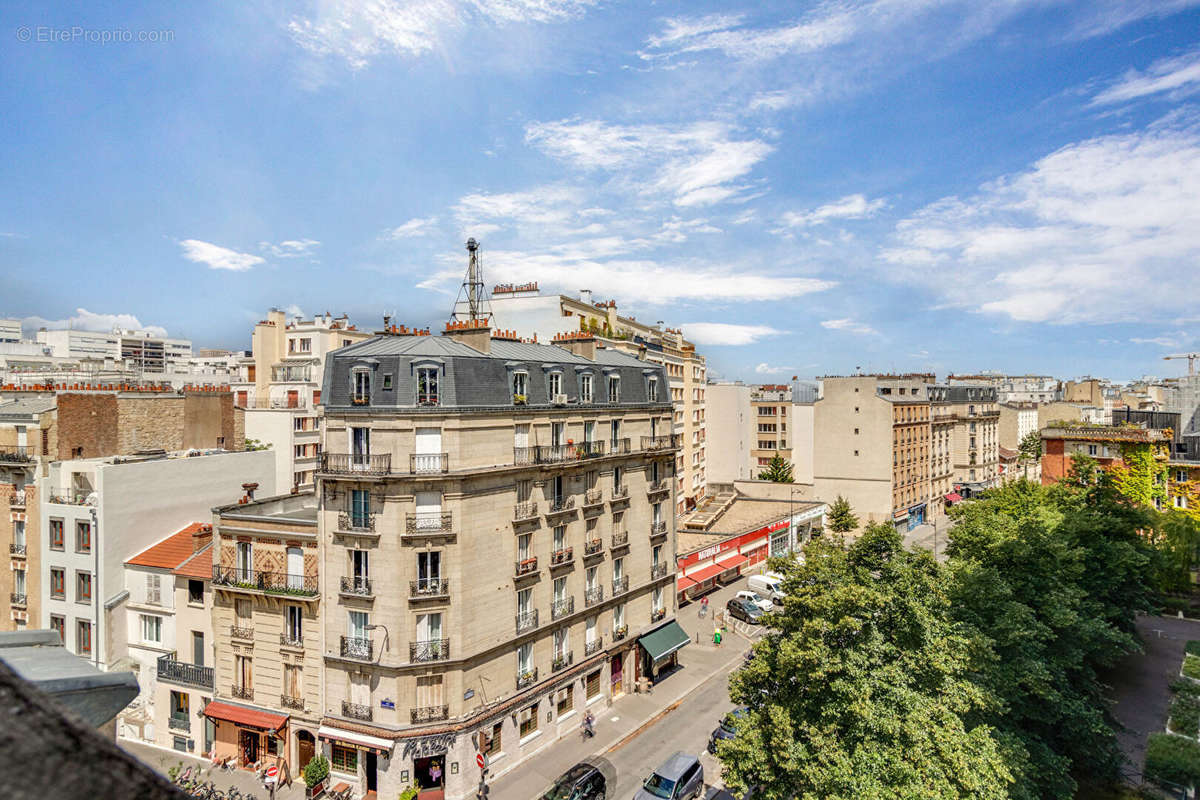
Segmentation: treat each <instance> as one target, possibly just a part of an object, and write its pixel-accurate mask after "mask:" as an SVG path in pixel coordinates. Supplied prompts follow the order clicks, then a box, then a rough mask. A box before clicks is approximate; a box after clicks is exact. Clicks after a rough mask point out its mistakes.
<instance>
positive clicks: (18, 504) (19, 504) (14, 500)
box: [8, 489, 25, 508]
mask: <svg viewBox="0 0 1200 800" xmlns="http://www.w3.org/2000/svg"><path fill="white" fill-rule="evenodd" d="M8 507H9V508H24V507H25V490H24V489H18V490H17V491H15V492H13V493H12V494H10V495H9V496H8Z"/></svg>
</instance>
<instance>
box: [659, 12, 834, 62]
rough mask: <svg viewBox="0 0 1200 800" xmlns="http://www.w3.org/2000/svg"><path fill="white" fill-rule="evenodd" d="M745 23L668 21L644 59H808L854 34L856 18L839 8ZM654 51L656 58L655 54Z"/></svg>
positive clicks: (732, 19) (716, 18) (733, 19)
mask: <svg viewBox="0 0 1200 800" xmlns="http://www.w3.org/2000/svg"><path fill="white" fill-rule="evenodd" d="M742 21H743V17H741V16H732V15H712V16H707V17H700V18H690V19H689V18H676V19H669V20H667V21H666V26H665V28H664V30H663V32H662V33H661V34H659V35H657V36H651V37H650V38H649V39H648V40H647V42H646V44H647V45H648V47H649V48H650V51H652V52H647V53H643V54H642V57H643V58H647V59H653V58H656V57H664V56H674V55H680V54H683V53H699V52H704V51H717V52H720V53H722V54H724V55H726V56H728V57H730V58H735V59H738V60H742V61H765V60H768V59H772V58H777V57H779V56H781V55H784V54H785V53H812V52H818V51H821V50H825V49H827V48H829V47H832V46H834V45H836V44H840V43H842V42H845V41H846V40H847V39H849V38H850V37H851V36H853V35H854V33H855V32H856V30H857V22H856V15H855V13H854V11H853V10H851V9H848V8H847V7H845V6H843V5H838V6H832V5H828V4H826V5H823V6H821V7H819V8H818V9H817V10H816V11H815V12H813V13H810V14H809V15H807V16H806V17H805V18H803V19H802V20H800V21H798V22H794V23H790V24H787V25H780V26H776V27H767V28H748V27H743V26H742ZM653 51H657V52H653Z"/></svg>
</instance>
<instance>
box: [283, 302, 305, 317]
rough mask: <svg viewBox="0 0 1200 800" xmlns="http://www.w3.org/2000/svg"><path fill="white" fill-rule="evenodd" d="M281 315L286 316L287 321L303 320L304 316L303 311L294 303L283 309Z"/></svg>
mask: <svg viewBox="0 0 1200 800" xmlns="http://www.w3.org/2000/svg"><path fill="white" fill-rule="evenodd" d="M283 313H284V314H287V317H288V319H292V318H293V317H301V318H303V317H304V316H306V315H305V313H304V309H302V308H300V306H298V305H296V304H295V303H292V304H291V305H290V306H288V307H287V308H285V309H284V310H283Z"/></svg>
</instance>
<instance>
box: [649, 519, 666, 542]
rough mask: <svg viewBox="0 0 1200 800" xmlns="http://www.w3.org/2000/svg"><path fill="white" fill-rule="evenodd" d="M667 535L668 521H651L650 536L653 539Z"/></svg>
mask: <svg viewBox="0 0 1200 800" xmlns="http://www.w3.org/2000/svg"><path fill="white" fill-rule="evenodd" d="M666 535H667V523H665V522H652V523H650V538H651V539H657V538H658V537H660V536H666Z"/></svg>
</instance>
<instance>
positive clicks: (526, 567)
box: [516, 556, 538, 578]
mask: <svg viewBox="0 0 1200 800" xmlns="http://www.w3.org/2000/svg"><path fill="white" fill-rule="evenodd" d="M537 571H538V562H537V556H534V557H533V558H526V559H524V560H522V561H518V562H517V563H516V576H517V577H518V578H524V577H526V576H528V575H533V574H535V573H536V572H537Z"/></svg>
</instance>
